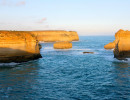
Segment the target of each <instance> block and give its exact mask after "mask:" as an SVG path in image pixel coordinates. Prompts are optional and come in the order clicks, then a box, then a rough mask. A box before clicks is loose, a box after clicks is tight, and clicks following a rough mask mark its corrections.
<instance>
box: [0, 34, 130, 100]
mask: <svg viewBox="0 0 130 100" xmlns="http://www.w3.org/2000/svg"><path fill="white" fill-rule="evenodd" d="M113 40H114V37H112V36H82V37H80V41H78V42H73V48H72V49H69V50H54V49H53V43H41V45H42V49H41V50H40V52H41V55H42V58H40V59H38V60H35V61H29V62H26V63H18V64H17V63H10V64H0V100H23V99H24V100H129V99H130V61H129V60H128V61H122V60H121V61H119V60H117V59H115V58H114V55H113V51H112V50H105V49H104V45H105V44H107V43H109V42H112V41H113ZM89 51H90V52H94V54H83V52H89Z"/></svg>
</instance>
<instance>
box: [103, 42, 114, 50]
mask: <svg viewBox="0 0 130 100" xmlns="http://www.w3.org/2000/svg"><path fill="white" fill-rule="evenodd" d="M104 48H105V49H114V48H115V41H113V42H110V43H108V44H106V45H105V46H104Z"/></svg>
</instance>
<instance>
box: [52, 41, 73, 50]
mask: <svg viewBox="0 0 130 100" xmlns="http://www.w3.org/2000/svg"><path fill="white" fill-rule="evenodd" d="M53 47H54V49H70V48H72V43H70V42H56V43H54V45H53Z"/></svg>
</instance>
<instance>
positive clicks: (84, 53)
mask: <svg viewBox="0 0 130 100" xmlns="http://www.w3.org/2000/svg"><path fill="white" fill-rule="evenodd" d="M86 53H88V54H94V52H86V51H85V52H83V54H86Z"/></svg>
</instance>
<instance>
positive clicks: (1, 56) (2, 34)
mask: <svg viewBox="0 0 130 100" xmlns="http://www.w3.org/2000/svg"><path fill="white" fill-rule="evenodd" d="M40 57H41V55H40V51H39V45H38V41H37V40H36V38H35V36H33V35H31V33H30V32H24V31H0V63H10V62H25V61H29V60H34V59H38V58H40Z"/></svg>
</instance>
